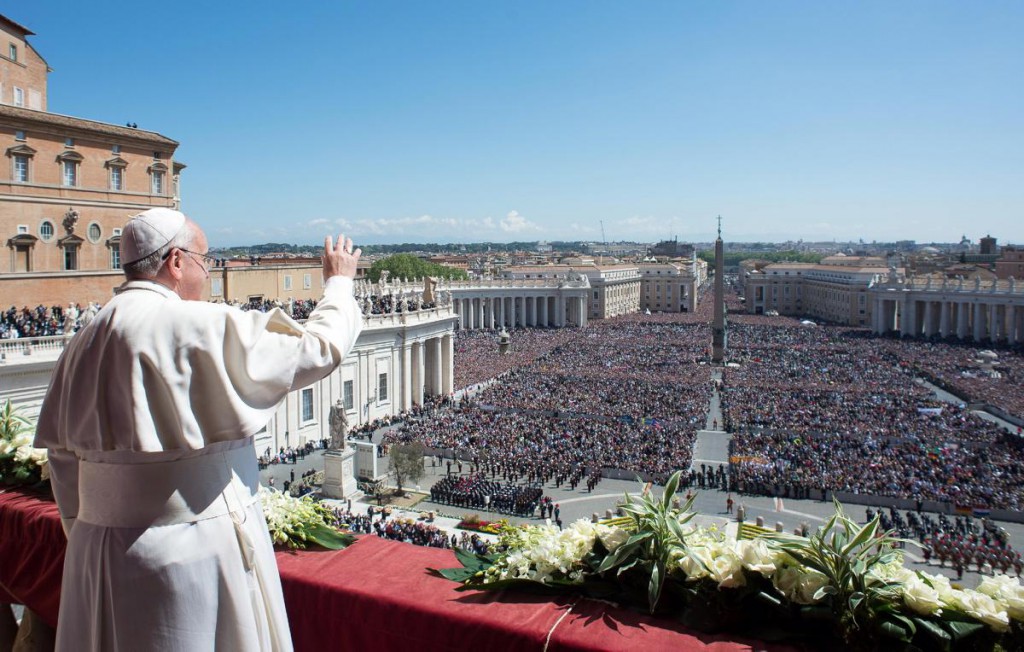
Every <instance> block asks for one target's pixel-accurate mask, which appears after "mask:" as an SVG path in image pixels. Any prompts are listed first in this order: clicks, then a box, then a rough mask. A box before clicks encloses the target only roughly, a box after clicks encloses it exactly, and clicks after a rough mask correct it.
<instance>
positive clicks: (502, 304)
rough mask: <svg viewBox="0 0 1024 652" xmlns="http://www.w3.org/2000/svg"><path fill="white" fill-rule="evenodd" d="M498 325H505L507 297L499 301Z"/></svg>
mask: <svg viewBox="0 0 1024 652" xmlns="http://www.w3.org/2000/svg"><path fill="white" fill-rule="evenodd" d="M498 325H499V326H504V325H505V297H501V298H499V299H498Z"/></svg>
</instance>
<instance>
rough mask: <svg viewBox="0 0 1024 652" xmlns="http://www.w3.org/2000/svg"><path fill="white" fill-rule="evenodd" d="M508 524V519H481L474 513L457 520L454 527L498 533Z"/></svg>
mask: <svg viewBox="0 0 1024 652" xmlns="http://www.w3.org/2000/svg"><path fill="white" fill-rule="evenodd" d="M506 525H508V519H504V518H503V519H501V520H500V521H482V520H480V517H479V516H477V515H476V514H473V515H470V516H467V517H466V518H464V519H462V520H461V521H459V524H458V525H456V526H455V527H456V528H458V529H460V530H472V531H474V532H485V533H487V534H500V533H501V531H502V529H503V528H504V527H505V526H506Z"/></svg>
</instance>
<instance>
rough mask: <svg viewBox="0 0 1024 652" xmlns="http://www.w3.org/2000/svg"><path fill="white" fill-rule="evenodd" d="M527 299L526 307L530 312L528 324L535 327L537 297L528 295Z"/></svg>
mask: <svg viewBox="0 0 1024 652" xmlns="http://www.w3.org/2000/svg"><path fill="white" fill-rule="evenodd" d="M528 301H529V308H528V310H529V313H530V316H529V323H530V326H534V327H536V326H537V297H530V298H529V299H528Z"/></svg>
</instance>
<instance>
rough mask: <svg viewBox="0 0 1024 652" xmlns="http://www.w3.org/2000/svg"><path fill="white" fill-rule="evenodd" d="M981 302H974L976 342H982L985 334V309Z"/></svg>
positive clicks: (974, 333)
mask: <svg viewBox="0 0 1024 652" xmlns="http://www.w3.org/2000/svg"><path fill="white" fill-rule="evenodd" d="M983 308H984V306H982V305H981V304H980V303H976V304H974V332H973V333H972V335H973V336H974V341H975V342H980V341H981V339H982V338H983V337H984V336H985V311H984V310H983Z"/></svg>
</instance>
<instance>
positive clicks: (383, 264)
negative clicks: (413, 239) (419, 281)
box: [367, 254, 469, 283]
mask: <svg viewBox="0 0 1024 652" xmlns="http://www.w3.org/2000/svg"><path fill="white" fill-rule="evenodd" d="M384 270H387V271H388V272H389V273H390V274H391V279H392V280H396V279H402V278H405V279H409V280H412V279H415V278H426V277H427V276H435V277H440V278H450V279H457V280H465V279H467V278H469V277H468V275H467V274H466V272H464V271H462V270H461V269H455V268H454V267H446V266H444V265H438V264H437V263H432V262H430V261H427V260H423V259H422V258H420V257H419V256H414V255H412V254H395V255H394V256H388V257H387V258H382V259H380V260H378V261H377V262H375V263H374V264H373V265H372V266H371V267H370V271H369V272H367V277H369V279H370V280H371V281H372V282H374V283H376V282H377V281H379V280H380V273H381V272H382V271H384Z"/></svg>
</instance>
